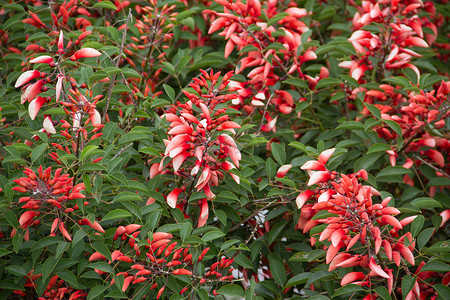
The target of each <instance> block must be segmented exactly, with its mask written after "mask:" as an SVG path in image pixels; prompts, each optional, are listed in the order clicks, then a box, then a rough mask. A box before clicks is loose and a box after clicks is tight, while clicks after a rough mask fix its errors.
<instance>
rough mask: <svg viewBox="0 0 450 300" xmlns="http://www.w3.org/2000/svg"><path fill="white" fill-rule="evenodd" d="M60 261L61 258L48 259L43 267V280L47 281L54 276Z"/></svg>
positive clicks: (52, 257)
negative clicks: (53, 273)
mask: <svg viewBox="0 0 450 300" xmlns="http://www.w3.org/2000/svg"><path fill="white" fill-rule="evenodd" d="M58 261H59V257H55V256H50V257H49V258H47V260H46V261H45V262H44V265H43V266H42V280H44V281H45V280H47V278H48V277H49V276H50V275H51V274H52V272H53V270H54V269H55V267H56V265H57V264H58Z"/></svg>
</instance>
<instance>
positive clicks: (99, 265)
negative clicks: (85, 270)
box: [88, 261, 114, 274]
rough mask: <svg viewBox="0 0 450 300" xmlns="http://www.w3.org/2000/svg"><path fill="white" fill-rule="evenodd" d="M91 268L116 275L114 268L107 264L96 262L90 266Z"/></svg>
mask: <svg viewBox="0 0 450 300" xmlns="http://www.w3.org/2000/svg"><path fill="white" fill-rule="evenodd" d="M88 267H89V268H92V269H97V270H100V271H103V272H106V273H110V274H114V271H113V269H112V267H111V266H110V265H109V264H108V263H107V262H103V261H100V262H96V263H92V264H89V265H88Z"/></svg>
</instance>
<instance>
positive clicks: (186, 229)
mask: <svg viewBox="0 0 450 300" xmlns="http://www.w3.org/2000/svg"><path fill="white" fill-rule="evenodd" d="M191 232H192V223H191V222H186V223H183V226H181V228H180V237H181V240H182V241H183V242H184V241H185V240H186V239H187V238H188V237H189V235H190V234H191Z"/></svg>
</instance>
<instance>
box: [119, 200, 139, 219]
mask: <svg viewBox="0 0 450 300" xmlns="http://www.w3.org/2000/svg"><path fill="white" fill-rule="evenodd" d="M121 203H122V205H123V206H124V207H125V208H126V209H128V211H130V212H131V213H132V214H133V215H135V216H136V217H137V218H138V219H139V220H142V213H141V209H140V208H139V207H138V206H137V205H136V204H134V203H132V202H129V201H122V202H121Z"/></svg>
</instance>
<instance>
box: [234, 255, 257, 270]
mask: <svg viewBox="0 0 450 300" xmlns="http://www.w3.org/2000/svg"><path fill="white" fill-rule="evenodd" d="M234 262H235V263H237V264H238V265H240V266H242V267H244V268H246V269H253V265H252V262H251V261H250V259H248V257H247V256H245V255H244V254H242V253H239V254H238V255H236V257H235V258H234Z"/></svg>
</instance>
